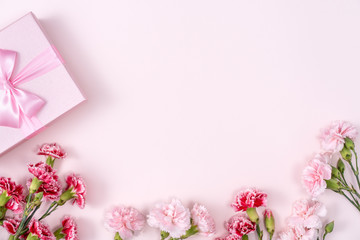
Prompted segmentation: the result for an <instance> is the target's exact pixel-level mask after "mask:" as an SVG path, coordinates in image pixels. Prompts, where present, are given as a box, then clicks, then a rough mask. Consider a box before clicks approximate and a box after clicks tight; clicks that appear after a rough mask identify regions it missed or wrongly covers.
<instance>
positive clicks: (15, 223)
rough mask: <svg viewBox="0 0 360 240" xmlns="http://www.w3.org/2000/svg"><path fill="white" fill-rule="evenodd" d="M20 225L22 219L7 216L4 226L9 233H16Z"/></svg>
mask: <svg viewBox="0 0 360 240" xmlns="http://www.w3.org/2000/svg"><path fill="white" fill-rule="evenodd" d="M19 225H20V220H18V219H14V218H6V219H5V220H4V222H3V225H2V226H3V228H5V230H6V231H7V232H8V233H9V234H12V235H14V234H15V233H16V231H17V230H18V228H19Z"/></svg>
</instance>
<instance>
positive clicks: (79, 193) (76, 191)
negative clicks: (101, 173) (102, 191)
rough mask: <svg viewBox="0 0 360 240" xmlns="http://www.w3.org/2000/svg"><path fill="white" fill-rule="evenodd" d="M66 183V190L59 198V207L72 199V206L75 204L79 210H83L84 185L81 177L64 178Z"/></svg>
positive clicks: (70, 176) (73, 175)
mask: <svg viewBox="0 0 360 240" xmlns="http://www.w3.org/2000/svg"><path fill="white" fill-rule="evenodd" d="M66 183H67V187H66V190H65V192H64V193H63V194H62V195H61V196H60V201H59V203H60V205H63V204H65V203H66V202H67V201H68V200H70V199H74V201H73V204H74V203H77V205H78V206H79V207H80V208H84V207H85V195H86V185H85V182H84V180H83V179H82V177H80V176H78V175H75V174H72V175H69V176H67V178H66Z"/></svg>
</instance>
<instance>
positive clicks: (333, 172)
mask: <svg viewBox="0 0 360 240" xmlns="http://www.w3.org/2000/svg"><path fill="white" fill-rule="evenodd" d="M331 176H332V177H333V178H340V171H339V170H338V169H337V168H336V167H333V166H331Z"/></svg>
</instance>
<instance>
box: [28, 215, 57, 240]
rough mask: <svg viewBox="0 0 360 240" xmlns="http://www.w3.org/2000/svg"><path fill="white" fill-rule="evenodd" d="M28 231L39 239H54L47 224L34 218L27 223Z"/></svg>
mask: <svg viewBox="0 0 360 240" xmlns="http://www.w3.org/2000/svg"><path fill="white" fill-rule="evenodd" d="M29 232H30V233H31V234H32V235H36V236H37V237H38V238H39V239H40V240H56V237H55V236H54V234H53V233H52V232H51V231H50V229H49V227H48V226H47V225H45V224H44V223H42V222H39V221H37V220H34V219H33V220H31V222H30V224H29Z"/></svg>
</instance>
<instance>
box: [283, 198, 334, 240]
mask: <svg viewBox="0 0 360 240" xmlns="http://www.w3.org/2000/svg"><path fill="white" fill-rule="evenodd" d="M325 215H326V208H325V206H324V205H323V204H322V203H320V202H318V201H316V200H298V201H296V202H295V203H294V205H293V209H292V215H291V216H290V217H289V218H288V219H287V221H286V222H287V229H286V230H284V231H283V232H282V233H280V234H279V240H300V239H302V240H316V239H318V240H319V239H320V236H319V234H320V230H321V229H322V227H323V224H322V220H321V217H324V216H325ZM333 228H334V222H331V223H328V224H327V225H326V226H325V229H324V234H323V236H322V239H325V236H326V235H327V234H328V233H330V232H332V230H333Z"/></svg>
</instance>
